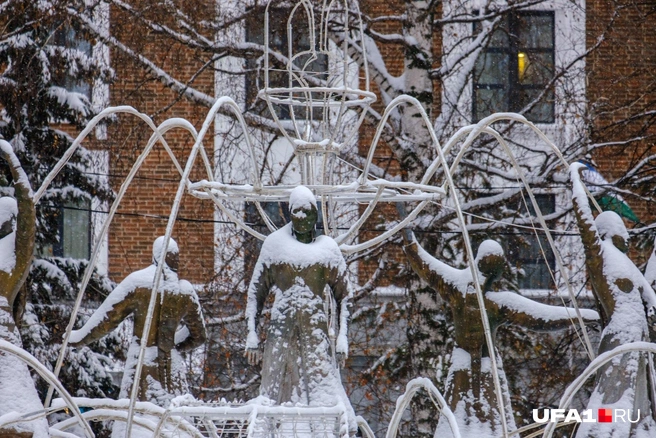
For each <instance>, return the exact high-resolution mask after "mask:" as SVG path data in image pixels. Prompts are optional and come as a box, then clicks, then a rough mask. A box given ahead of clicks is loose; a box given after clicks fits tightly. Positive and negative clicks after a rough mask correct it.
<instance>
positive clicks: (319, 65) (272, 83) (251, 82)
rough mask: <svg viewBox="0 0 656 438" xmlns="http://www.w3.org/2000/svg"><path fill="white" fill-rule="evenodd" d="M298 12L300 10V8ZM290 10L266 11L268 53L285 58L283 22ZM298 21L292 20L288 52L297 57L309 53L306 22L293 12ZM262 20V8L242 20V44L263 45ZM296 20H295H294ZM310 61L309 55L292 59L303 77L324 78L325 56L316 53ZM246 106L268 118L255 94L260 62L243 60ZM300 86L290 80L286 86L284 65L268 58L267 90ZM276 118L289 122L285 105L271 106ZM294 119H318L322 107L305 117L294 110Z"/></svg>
mask: <svg viewBox="0 0 656 438" xmlns="http://www.w3.org/2000/svg"><path fill="white" fill-rule="evenodd" d="M300 9H302V8H300ZM289 13H290V11H289V10H287V9H273V8H270V9H269V50H270V51H272V52H273V51H275V52H278V53H280V54H281V55H283V56H285V57H287V56H289V46H288V38H287V20H288V19H289ZM296 14H297V15H299V17H298V20H295V21H294V26H293V37H294V38H293V41H292V48H291V49H292V53H293V54H298V53H299V52H304V51H307V50H310V38H309V34H308V26H307V21H306V20H304V19H303V17H301V16H302V15H304V14H303V13H302V12H299V11H297V12H296ZM264 17H265V9H264V8H258V9H257V10H255V11H253V12H252V13H251V14H249V15H248V18H247V20H246V41H247V42H249V43H255V44H261V45H264ZM295 18H296V17H295ZM317 55H318V56H317V57H316V58H315V59H313V58H312V57H310V55H307V54H306V55H302V56H299V57H297V58H296V59H295V61H294V66H295V67H297V68H299V69H301V70H303V72H304V75H305V77H308V76H313V77H315V78H317V79H325V77H326V72H327V70H328V58H327V56H326V55H324V54H321V53H318V54H317ZM246 69H247V71H248V73H247V74H246V104H247V105H248V106H249V107H250V108H252V109H253V110H255V111H256V112H258V113H259V114H263V115H268V107H267V105H266V102H265V101H264V100H261V99H258V98H257V93H258V92H259V90H260V89H262V88H264V71H263V69H264V61H263V60H262V58H260V59H248V60H247V61H246ZM299 85H300V83H299V81H298V80H292V81H291V84H290V79H289V74H288V72H287V70H286V66H285V65H282V64H281V63H280V61H279V60H278V59H276V58H274V57H271V58H270V59H269V87H271V88H287V87H290V86H292V87H297V86H299ZM312 97H313V98H316V99H318V98H319V97H318V96H312ZM294 98H295V100H301V99H303V97H302V96H298V95H295V96H294ZM275 110H276V115H277V116H278V118H279V119H281V120H289V119H291V114H290V110H289V107H288V106H287V105H275ZM294 117H295V118H297V119H305V118H311V119H313V120H318V119H321V118H322V117H323V111H322V108H312V114H306V112H305V111H304V110H303V108H302V107H295V108H294Z"/></svg>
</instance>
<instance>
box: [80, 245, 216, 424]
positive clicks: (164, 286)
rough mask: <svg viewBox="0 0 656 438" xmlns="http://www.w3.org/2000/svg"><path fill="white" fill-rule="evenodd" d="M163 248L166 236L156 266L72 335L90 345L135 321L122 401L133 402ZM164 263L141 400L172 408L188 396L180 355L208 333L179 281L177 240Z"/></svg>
mask: <svg viewBox="0 0 656 438" xmlns="http://www.w3.org/2000/svg"><path fill="white" fill-rule="evenodd" d="M163 246H164V237H163V236H162V237H159V238H157V240H155V243H154V245H153V264H152V265H150V266H149V267H147V268H145V269H142V270H140V271H137V272H133V273H132V274H130V275H128V276H127V277H126V278H125V279H124V280H123V281H122V282H121V283H120V284H119V285H118V286H117V287H116V288H115V289H114V290H113V291H112V292H111V293H110V294H109V295H108V296H107V298H106V299H105V301H104V302H103V303H102V304H101V305H100V307H99V308H98V309H97V310H96V311H95V312H94V313H93V315H91V317H90V318H89V320H88V321H87V322H86V324H84V326H83V327H82V328H81V329H79V330H74V331H73V332H72V333H71V338H70V343H71V346H82V345H87V344H90V343H92V342H94V341H97V340H98V339H100V338H102V337H103V336H105V335H106V334H108V333H110V332H111V331H112V330H114V329H115V328H117V327H118V325H119V324H120V323H121V322H123V321H124V320H125V319H126V318H128V317H129V316H130V315H133V316H134V329H133V336H132V342H131V344H130V347H129V349H128V354H127V359H126V364H125V371H124V373H123V379H122V381H121V391H120V395H119V397H120V398H126V397H129V396H130V389H131V388H132V383H133V381H134V372H135V368H136V361H137V358H138V356H139V349H140V345H141V343H142V342H144V340H142V339H141V336H142V334H143V329H144V325H145V323H146V317H147V311H148V306H149V303H150V296H151V292H152V287H153V283H154V279H155V274H156V272H157V263H158V261H159V258H160V256H161V253H162V248H163ZM164 263H165V266H164V268H163V271H162V278H161V279H160V283H159V289H158V294H159V296H158V297H157V300H156V303H155V309H154V313H153V323H152V325H151V328H150V333H149V334H148V339H147V340H146V341H145V342H146V345H147V349H146V355H145V359H144V365H143V369H142V372H141V377H140V379H139V395H138V399H139V400H141V401H150V402H153V403H156V404H158V405H160V406H163V407H167V406H168V404H169V402H170V400H171V399H172V398H173V397H175V396H179V395H184V394H187V393H189V389H188V386H187V380H186V370H185V365H184V361H183V360H182V357H181V355H180V353H179V352H181V351H187V350H191V349H194V348H196V347H198V346H200V345H202V344H203V343H204V342H205V339H206V333H205V322H204V320H203V313H202V310H201V307H200V302H199V300H198V296H197V295H196V292H195V291H194V288H193V286H192V285H191V283H189V282H188V281H186V280H181V279H179V278H178V272H177V271H178V264H179V251H178V245H177V243H176V242H175V241H174V240H173V239H171V240H170V241H169V245H168V248H167V254H166V258H165V260H164ZM115 432H116V430H115Z"/></svg>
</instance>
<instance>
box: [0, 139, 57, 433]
mask: <svg viewBox="0 0 656 438" xmlns="http://www.w3.org/2000/svg"><path fill="white" fill-rule="evenodd" d="M0 158H2V159H3V160H5V161H6V162H7V164H8V165H9V170H10V172H11V177H12V178H13V185H14V197H9V196H5V197H1V198H0V339H4V340H6V341H9V342H11V343H12V344H14V345H17V346H19V347H22V342H21V337H20V333H19V332H18V328H17V327H16V326H17V322H18V319H19V318H20V315H19V313H20V312H16V309H17V307H19V306H17V305H16V304H17V300H19V295H20V291H21V288H22V286H23V283H24V282H25V278H27V274H28V272H29V270H30V265H31V264H32V253H33V251H34V239H35V230H36V211H35V209H34V202H33V199H32V188H31V186H30V182H29V180H28V179H27V175H26V174H25V172H24V171H23V168H22V167H21V164H20V162H19V161H18V158H16V155H15V154H14V151H13V149H12V147H11V145H10V144H9V143H7V142H6V141H5V140H1V139H0ZM42 409H43V405H42V404H41V402H40V401H39V396H38V394H37V392H36V389H35V388H34V382H33V380H32V377H31V376H30V372H29V371H28V369H27V365H26V364H25V363H24V362H22V361H21V360H19V359H18V358H16V357H15V356H11V355H9V354H7V353H0V417H1V416H3V415H5V414H7V413H9V412H11V411H15V412H17V413H19V414H21V415H22V414H26V413H29V412H36V411H40V410H42ZM31 436H34V437H35V438H41V437H47V436H48V424H47V422H46V421H45V420H44V419H39V420H35V421H31V422H25V423H19V424H17V425H14V426H12V427H11V428H9V427H8V428H0V437H18V438H20V437H31Z"/></svg>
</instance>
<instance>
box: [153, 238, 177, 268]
mask: <svg viewBox="0 0 656 438" xmlns="http://www.w3.org/2000/svg"><path fill="white" fill-rule="evenodd" d="M164 242H165V240H164V236H159V237H158V238H157V239H155V243H153V263H156V262H157V260H159V258H160V256H161V255H162V248H163V247H164ZM179 252H180V250H179V249H178V244H177V242H176V241H175V240H173V237H171V239H170V240H169V246H168V248H166V253H167V254H171V253H173V254H177V253H179Z"/></svg>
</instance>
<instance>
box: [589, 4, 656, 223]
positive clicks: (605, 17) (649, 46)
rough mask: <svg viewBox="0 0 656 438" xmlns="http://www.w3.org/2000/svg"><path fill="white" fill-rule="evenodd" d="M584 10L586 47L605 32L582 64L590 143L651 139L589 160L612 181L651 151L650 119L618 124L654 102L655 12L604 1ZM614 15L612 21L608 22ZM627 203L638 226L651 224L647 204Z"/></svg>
mask: <svg viewBox="0 0 656 438" xmlns="http://www.w3.org/2000/svg"><path fill="white" fill-rule="evenodd" d="M586 7H587V41H586V45H587V47H592V46H593V45H594V44H596V43H597V38H598V36H599V35H600V34H601V33H603V32H604V31H606V35H605V39H604V41H603V43H602V44H601V46H600V47H599V49H598V50H596V51H595V52H594V53H592V55H591V56H590V57H589V58H588V59H587V65H586V69H587V79H588V100H589V109H590V111H591V114H592V116H593V117H595V120H594V123H593V126H594V129H593V131H592V133H591V141H592V142H593V143H609V142H618V141H622V140H625V139H629V138H640V137H649V136H651V138H647V139H645V140H639V141H634V142H630V143H628V144H617V145H612V146H610V147H606V148H604V150H603V152H601V153H597V154H596V155H595V156H594V158H595V161H596V162H597V164H598V166H599V168H600V171H601V173H602V174H604V175H606V176H607V179H609V180H614V179H616V178H620V177H622V176H623V175H624V174H625V173H626V171H627V169H629V168H631V167H632V166H633V165H635V163H637V162H638V161H640V160H641V159H643V158H644V157H645V154H647V153H652V154H653V153H654V152H655V150H654V149H655V143H654V135H656V129H655V128H654V127H653V126H652V127H649V128H647V129H645V126H646V122H649V121H651V123H653V120H654V116H653V115H652V116H651V117H643V118H636V119H634V120H632V121H628V122H626V123H623V122H622V121H623V120H626V119H627V118H629V117H631V116H632V115H635V114H639V113H641V112H643V111H645V110H648V109H649V108H650V107H651V109H652V110H653V109H654V106H655V103H656V9H655V8H654V4H653V3H652V4H651V5H649V4H648V2H626V1H621V2H615V1H607V0H591V1H588V2H587V6H586ZM615 13H617V17H616V18H615V22H614V23H613V24H610V20H611V18H612V17H613V15H614V14H615ZM609 26H610V30H607V28H608V27H609ZM627 201H628V202H629V203H630V205H631V207H632V208H633V209H634V210H635V212H636V214H637V215H638V217H639V218H640V219H641V220H642V222H645V223H651V222H653V220H654V218H655V217H654V207H653V205H651V204H648V203H645V202H641V201H639V200H637V199H632V198H628V199H627Z"/></svg>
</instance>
